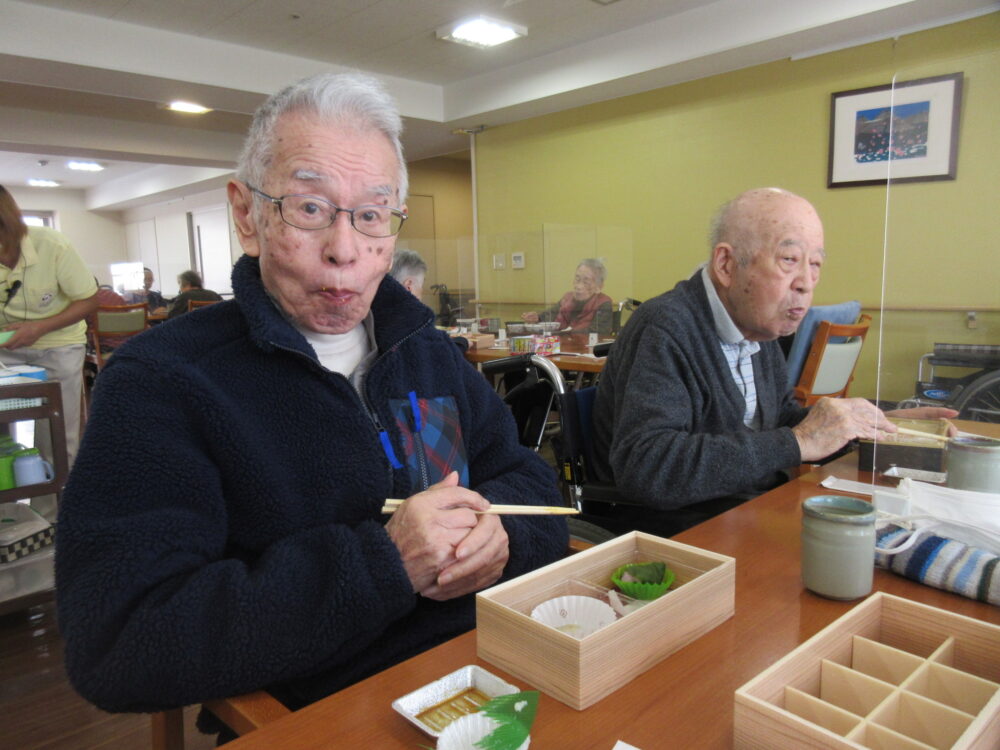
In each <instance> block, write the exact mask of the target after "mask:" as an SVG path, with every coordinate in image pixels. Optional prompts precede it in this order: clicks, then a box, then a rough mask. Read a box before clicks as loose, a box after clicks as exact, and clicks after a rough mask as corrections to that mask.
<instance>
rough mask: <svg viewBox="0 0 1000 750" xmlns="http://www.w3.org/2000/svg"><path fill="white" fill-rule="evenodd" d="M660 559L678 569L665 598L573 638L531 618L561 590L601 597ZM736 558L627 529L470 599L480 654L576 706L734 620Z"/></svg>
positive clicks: (587, 703) (584, 705) (630, 609)
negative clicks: (634, 567) (618, 580)
mask: <svg viewBox="0 0 1000 750" xmlns="http://www.w3.org/2000/svg"><path fill="white" fill-rule="evenodd" d="M650 561H659V562H664V563H666V564H667V566H668V567H669V568H671V569H672V570H673V571H675V573H676V579H675V581H674V584H673V586H672V587H671V588H670V590H669V591H667V592H666V593H665V594H664V595H662V596H661V597H659V598H658V599H655V600H653V601H650V602H648V603H646V604H644V605H643V606H641V607H638V608H636V607H635V606H633V605H635V600H631V599H628V598H627V597H621V596H612V599H613V600H614V601H613V604H615V606H621V604H622V602H632V605H628V604H626V613H625V614H621V612H618V611H616V613H615V617H614V618H613V621H612V622H610V623H609V624H605V625H603V627H600V628H599V629H598V630H596V631H595V632H592V633H589V634H586V635H584V636H583V637H578V636H576V635H571V634H569V633H567V632H561V631H560V630H558V629H556V628H555V627H553V626H551V625H547V624H544V623H542V622H539V621H537V620H534V619H532V617H531V612H532V610H534V609H535V607H536V606H538V605H539V604H541V603H542V602H546V601H548V600H551V599H553V598H555V597H559V596H563V595H577V596H578V595H584V596H593V597H596V598H602V597H603V598H604V601H608V599H607V597H608V591H609V590H613V584H612V583H611V574H612V573H613V572H614V571H615V570H616V569H617V568H618V567H619V566H621V565H625V564H627V563H634V562H650ZM735 570H736V561H735V560H734V559H733V558H731V557H726V556H724V555H718V554H715V553H713V552H708V551H706V550H702V549H698V548H697V547H691V546H689V545H686V544H680V543H678V542H673V541H670V540H667V539H662V538H660V537H657V536H652V535H650V534H644V533H642V532H638V531H633V532H632V533H630V534H625V535H623V536H620V537H616V538H615V539H612V540H610V541H608V542H605V543H604V544H601V545H598V546H596V547H593V548H591V549H589V550H586V551H584V552H580V553H578V554H575V555H572V556H570V557H567V558H565V559H563V560H560V561H558V562H555V563H552V564H551V565H547V566H546V567H544V568H539V569H538V570H535V571H532V572H531V573H526V574H525V575H523V576H520V577H518V578H516V579H514V580H512V581H507V582H506V583H502V584H500V585H498V586H494V587H493V588H490V589H487V590H486V591H483V592H481V593H479V594H477V595H476V649H477V653H478V655H479V657H480V658H482V659H484V660H486V661H488V662H490V663H491V664H495V665H497V666H498V667H500V668H501V669H504V670H506V671H507V672H509V673H510V674H512V675H516V676H517V677H519V678H520V679H522V680H524V681H525V682H527V683H529V684H530V685H531V686H533V687H535V688H537V689H539V690H541V691H543V692H544V693H546V694H547V695H550V696H552V697H553V698H556V699H557V700H560V701H562V702H563V703H565V704H566V705H568V706H571V707H572V708H575V709H577V710H582V709H584V708H587V707H588V706H590V705H592V704H593V703H595V702H596V701H598V700H600V699H601V698H603V697H605V696H606V695H608V694H610V693H612V692H614V691H615V690H617V689H618V688H620V687H622V686H623V685H625V684H626V683H628V682H629V680H631V679H632V678H634V677H636V676H637V675H639V674H641V673H642V672H645V671H646V670H647V669H649V668H650V667H652V666H653V665H654V664H656V663H657V662H659V661H661V660H662V659H664V658H666V657H667V656H669V655H670V654H672V653H673V652H674V651H677V650H678V649H679V648H681V647H683V646H685V645H686V644H688V643H690V642H691V641H693V640H694V639H696V638H698V637H699V636H701V635H703V634H704V633H706V632H708V631H709V630H711V629H712V628H714V627H715V626H716V625H719V624H720V623H722V622H723V621H725V620H727V619H728V618H730V617H732V615H733V610H734V607H735Z"/></svg>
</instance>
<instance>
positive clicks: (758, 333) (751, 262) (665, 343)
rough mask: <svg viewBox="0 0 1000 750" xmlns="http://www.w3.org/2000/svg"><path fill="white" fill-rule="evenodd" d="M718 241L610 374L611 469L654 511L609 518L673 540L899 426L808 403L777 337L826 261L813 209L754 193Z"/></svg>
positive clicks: (602, 433)
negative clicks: (793, 470) (792, 472)
mask: <svg viewBox="0 0 1000 750" xmlns="http://www.w3.org/2000/svg"><path fill="white" fill-rule="evenodd" d="M711 246H712V247H711V255H710V258H709V262H708V264H707V265H706V266H705V267H704V268H702V269H700V270H699V271H697V272H696V273H695V274H694V275H693V276H692V277H691V278H689V279H687V280H685V281H681V282H680V283H679V284H677V286H676V287H674V288H673V289H672V290H670V291H669V292H665V293H664V294H661V295H660V296H659V297H655V298H653V299H651V300H647V301H646V302H644V303H643V305H642V307H640V308H639V310H638V311H637V312H636V314H635V315H633V316H632V318H631V319H630V320H629V322H628V325H626V326H625V329H624V330H623V331H622V334H621V336H620V337H619V339H618V341H617V342H616V343H615V345H614V347H613V348H612V350H611V353H610V355H609V357H608V362H607V365H606V366H605V368H604V371H603V372H602V373H601V381H600V385H599V386H598V391H597V401H596V403H595V405H594V433H595V434H594V443H595V445H594V448H595V454H596V456H595V457H596V459H597V464H598V466H597V469H598V473H599V475H601V476H602V477H604V478H605V479H609V480H613V481H614V482H615V484H616V485H618V486H619V487H620V488H622V489H623V490H625V491H626V492H628V493H629V494H630V495H631V496H632V498H633V499H635V500H637V501H639V502H640V503H642V504H643V506H645V507H641V508H626V506H617V507H616V508H615V511H614V517H613V518H612V519H609V521H608V522H607V523H606V525H608V526H614V525H617V526H619V527H620V528H640V529H645V530H649V531H653V532H655V533H660V534H663V535H666V536H670V535H672V534H674V533H676V532H678V531H681V530H682V529H684V528H687V527H688V526H693V525H694V524H696V523H699V522H700V521H702V520H705V519H706V518H709V517H711V516H713V515H715V514H717V513H720V512H722V511H724V510H727V509H728V508H731V507H733V506H735V505H737V504H738V503H740V502H743V501H744V500H746V499H748V498H749V497H752V496H753V495H756V494H759V493H761V492H763V491H765V490H767V489H770V488H771V487H774V486H775V485H776V484H778V483H779V482H781V481H784V480H785V477H784V476H783V475H782V474H781V473H780V472H781V470H782V469H785V468H788V467H791V466H797V465H798V464H799V463H801V462H802V461H815V460H818V459H821V458H824V457H825V456H828V455H829V454H831V453H833V452H834V451H836V450H838V449H839V448H841V447H843V446H844V445H845V444H846V443H847V442H848V441H849V440H851V439H853V438H874V437H875V436H876V435H877V434H878V433H879V431H885V432H895V431H896V427H895V426H894V425H893V424H892V423H891V422H889V421H888V420H887V419H886V418H885V415H884V414H883V413H882V412H881V411H880V410H879V409H877V408H876V407H875V406H874V405H873V404H871V403H870V402H869V401H867V400H865V399H862V398H844V399H830V398H825V399H820V401H819V402H818V403H817V404H816V405H815V406H813V407H812V409H803V408H801V407H800V406H799V405H798V404H797V403H796V402H795V401H794V399H793V398H792V390H791V388H789V387H788V385H787V376H786V372H785V361H784V356H783V355H782V353H781V350H780V347H779V345H778V343H777V341H776V339H777V338H778V337H779V336H785V335H787V334H789V333H792V332H794V331H795V329H796V328H798V326H799V323H801V322H802V318H803V317H804V316H805V314H806V311H807V310H808V309H809V305H810V304H811V302H812V295H813V290H814V289H815V288H816V284H817V283H818V282H819V275H820V268H821V267H822V265H823V262H824V260H825V258H826V251H825V250H824V247H823V225H822V223H821V222H820V219H819V216H818V214H817V213H816V210H815V209H814V208H813V207H812V205H811V204H810V203H809V202H808V201H807V200H805V199H804V198H801V197H800V196H797V195H794V194H792V193H789V192H788V191H785V190H780V189H776V188H761V189H757V190H749V191H747V192H745V193H743V194H742V195H740V196H738V197H736V198H735V199H733V200H732V201H730V202H729V203H727V204H726V205H725V206H723V207H722V209H721V210H720V211H719V213H718V215H717V216H716V218H715V220H714V221H713V227H712V240H711ZM893 413H894V414H898V415H900V416H903V415H905V416H919V417H923V418H936V417H949V416H955V414H956V412H954V411H953V410H951V409H936V408H923V409H908V410H901V411H896V412H893Z"/></svg>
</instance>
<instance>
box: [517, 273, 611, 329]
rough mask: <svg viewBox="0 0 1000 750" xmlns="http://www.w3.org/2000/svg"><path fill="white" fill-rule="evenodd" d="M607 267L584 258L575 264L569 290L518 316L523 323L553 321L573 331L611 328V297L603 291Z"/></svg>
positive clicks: (560, 327)
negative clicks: (543, 306)
mask: <svg viewBox="0 0 1000 750" xmlns="http://www.w3.org/2000/svg"><path fill="white" fill-rule="evenodd" d="M607 275H608V271H607V269H606V268H605V267H604V263H602V262H601V261H600V260H598V259H597V258H586V259H584V260H581V261H580V265H578V266H577V267H576V275H575V276H574V277H573V291H571V292H566V294H565V295H563V298H562V299H561V300H559V302H558V303H556V304H555V305H554V306H552V307H550V308H549V309H548V310H543V311H542V312H526V313H523V314H522V315H521V320H523V321H525V322H526V323H539V322H543V323H544V322H551V321H555V322H556V323H558V324H559V330H560V331H562V330H567V329H568V330H571V331H577V332H588V331H597V332H598V333H608V332H609V331H610V330H611V297H609V296H608V295H606V294H603V293H602V292H601V290H602V289H603V288H604V280H605V279H606V278H607Z"/></svg>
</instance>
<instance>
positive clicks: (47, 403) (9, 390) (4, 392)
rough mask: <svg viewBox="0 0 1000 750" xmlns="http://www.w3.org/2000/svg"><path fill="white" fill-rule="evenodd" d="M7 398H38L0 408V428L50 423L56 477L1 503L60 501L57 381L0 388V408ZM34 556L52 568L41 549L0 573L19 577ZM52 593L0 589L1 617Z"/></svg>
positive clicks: (62, 461) (62, 469) (7, 495)
mask: <svg viewBox="0 0 1000 750" xmlns="http://www.w3.org/2000/svg"><path fill="white" fill-rule="evenodd" d="M7 399H19V400H28V399H41V404H40V405H39V406H26V407H17V408H14V409H0V425H9V424H10V423H12V422H21V421H25V420H29V419H47V420H49V426H50V432H51V433H52V470H53V474H54V475H55V476H54V477H53V479H52V481H50V482H42V483H40V484H30V485H26V486H24V487H14V488H12V489H9V490H0V503H9V502H13V501H15V500H21V499H23V498H26V497H28V498H30V497H36V496H39V495H55V496H56V500H57V502H58V501H61V500H62V488H63V485H64V484H66V476H67V474H68V473H69V462H68V459H67V456H66V428H65V425H64V423H63V411H62V393H61V391H60V386H59V383H58V382H56V381H38V382H37V383H16V384H13V385H0V405H2V402H3V401H5V400H7ZM34 555H40V556H42V557H40V558H39V559H38V561H37V565H39V566H41V565H45V566H48V567H49V568H51V566H52V564H53V558H54V556H53V555H52V553H51V550H40V551H38V552H34V553H32V554H31V555H27V556H26V557H23V558H21V559H20V560H16V561H14V562H13V563H4V564H2V565H0V571H3V570H4V567H3V566H4V565H12V566H18V567H17V570H18V574H22V573H23V571H24V568H25V567H26V566H25V565H24V564H23V561H25V560H29V559H30V558H32V557H33V556H34ZM13 570H14V568H10V569H7V571H8V573H10V571H13ZM37 573H38V571H33V575H34V574H37ZM46 575H47V577H48V578H51V574H50V573H48V572H46ZM31 588H35V587H31ZM51 593H52V589H51V587H47V588H44V589H43V590H41V591H38V590H32V591H30V593H24V594H20V593H18V592H17V590H16V587H15V591H14V592H13V594H11V592H7V593H4V591H3V590H0V615H2V614H6V613H8V612H14V611H17V610H19V609H24V608H25V607H30V606H31V605H33V604H35V603H37V602H39V601H42V600H44V599H46V598H48V597H49V596H51Z"/></svg>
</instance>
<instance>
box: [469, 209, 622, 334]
mask: <svg viewBox="0 0 1000 750" xmlns="http://www.w3.org/2000/svg"><path fill="white" fill-rule="evenodd" d="M632 232H633V230H632V228H631V227H621V226H608V225H567V224H556V223H543V224H542V226H541V228H540V231H537V232H511V233H508V234H499V235H492V236H488V237H483V238H481V239H480V248H481V250H480V268H479V271H480V273H479V279H480V297H479V300H480V313H481V315H482V316H483V317H491V318H499V319H500V321H501V322H502V324H504V325H507V324H510V326H511V327H512V328H513V329H514V332H520V331H518V330H517V328H518V326H520V325H521V324H522V323H527V324H535V323H550V324H552V326H551V327H553V328H554V329H555V330H561V331H574V332H577V333H590V332H595V333H598V334H599V335H600V336H602V337H610V336H612V335H614V333H615V332H617V330H618V329H619V328H620V326H621V325H623V324H624V322H625V321H626V320H627V319H628V316H629V314H630V313H631V310H632V308H633V304H634V299H633V295H634V291H633V290H634V286H633V284H634V280H633V262H632V257H633V240H632Z"/></svg>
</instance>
